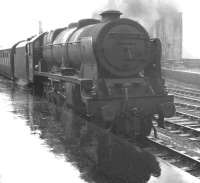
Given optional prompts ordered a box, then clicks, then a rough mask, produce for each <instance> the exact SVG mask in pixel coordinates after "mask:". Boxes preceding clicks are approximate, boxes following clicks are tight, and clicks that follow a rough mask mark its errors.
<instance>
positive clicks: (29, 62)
mask: <svg viewBox="0 0 200 183" xmlns="http://www.w3.org/2000/svg"><path fill="white" fill-rule="evenodd" d="M26 68H27V78H28V80H29V82H33V74H34V70H33V46H32V43H28V44H27V67H26Z"/></svg>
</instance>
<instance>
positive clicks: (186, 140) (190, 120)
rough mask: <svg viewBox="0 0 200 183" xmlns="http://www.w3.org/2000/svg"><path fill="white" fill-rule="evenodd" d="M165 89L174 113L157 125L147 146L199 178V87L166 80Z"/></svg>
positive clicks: (159, 155) (155, 153)
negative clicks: (172, 96) (156, 133)
mask: <svg viewBox="0 0 200 183" xmlns="http://www.w3.org/2000/svg"><path fill="white" fill-rule="evenodd" d="M168 91H169V93H171V94H173V95H174V96H175V105H176V116H175V117H173V118H168V119H167V118H166V119H165V124H166V128H165V129H161V128H157V130H158V137H159V139H156V138H154V137H153V136H150V138H149V139H148V142H147V144H148V146H147V150H148V151H150V152H151V153H153V154H154V155H155V156H157V157H160V158H161V159H164V160H166V161H167V162H169V163H170V164H173V165H175V166H176V167H178V168H180V169H182V170H184V171H186V172H188V173H190V174H192V175H194V176H195V177H198V178H199V179H200V90H199V89H194V88H191V87H186V86H183V87H182V86H181V87H180V86H179V87H177V86H175V85H173V84H168ZM154 125H157V123H156V122H154Z"/></svg>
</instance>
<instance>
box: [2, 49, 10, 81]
mask: <svg viewBox="0 0 200 183" xmlns="http://www.w3.org/2000/svg"><path fill="white" fill-rule="evenodd" d="M0 73H1V74H2V75H4V76H5V77H7V78H9V79H11V78H12V71H11V49H4V50H0Z"/></svg>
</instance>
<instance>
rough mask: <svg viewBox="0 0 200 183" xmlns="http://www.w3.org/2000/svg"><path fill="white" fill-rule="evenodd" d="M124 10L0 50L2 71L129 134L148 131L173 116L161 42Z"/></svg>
mask: <svg viewBox="0 0 200 183" xmlns="http://www.w3.org/2000/svg"><path fill="white" fill-rule="evenodd" d="M120 15H121V13H120V12H119V11H111V10H110V11H105V12H103V13H101V16H102V19H101V20H96V19H83V20H80V21H79V22H77V23H71V24H69V25H68V27H66V28H60V29H56V30H53V31H50V32H45V33H42V34H40V35H38V36H35V37H32V38H29V39H27V40H24V41H20V42H18V43H16V44H15V45H14V46H13V47H12V48H9V49H6V50H1V51H0V72H1V74H4V75H5V76H7V77H9V78H10V79H12V80H15V81H23V82H25V83H27V84H30V83H33V84H34V85H36V86H35V87H36V89H37V90H41V91H42V92H43V93H44V94H45V95H46V96H47V97H48V99H49V100H51V101H53V102H55V103H56V104H58V105H61V106H65V105H67V106H71V107H73V108H75V110H77V111H78V112H80V113H81V114H84V115H85V116H87V117H90V118H92V119H93V120H94V121H96V123H98V124H99V125H101V126H103V127H105V128H109V129H111V130H112V131H113V132H114V133H117V134H122V135H125V136H131V137H132V136H134V137H135V136H142V137H144V136H148V135H149V134H150V132H151V128H152V120H153V118H154V117H155V115H157V116H158V118H159V120H160V122H163V120H164V117H171V116H173V115H174V112H175V108H174V102H173V100H174V99H173V96H169V95H167V92H166V90H165V86H164V80H163V79H162V74H161V65H160V57H161V43H160V41H159V40H158V39H150V37H149V35H148V33H147V31H146V30H145V29H144V28H143V27H142V26H141V25H140V24H139V23H138V22H135V21H133V20H130V19H126V18H120Z"/></svg>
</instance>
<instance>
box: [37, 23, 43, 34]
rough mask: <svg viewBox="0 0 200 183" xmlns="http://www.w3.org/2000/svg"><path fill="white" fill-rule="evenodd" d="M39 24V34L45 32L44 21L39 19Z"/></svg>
mask: <svg viewBox="0 0 200 183" xmlns="http://www.w3.org/2000/svg"><path fill="white" fill-rule="evenodd" d="M38 24H39V34H42V33H43V29H42V21H39V22H38Z"/></svg>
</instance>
